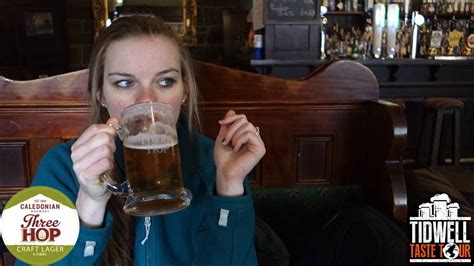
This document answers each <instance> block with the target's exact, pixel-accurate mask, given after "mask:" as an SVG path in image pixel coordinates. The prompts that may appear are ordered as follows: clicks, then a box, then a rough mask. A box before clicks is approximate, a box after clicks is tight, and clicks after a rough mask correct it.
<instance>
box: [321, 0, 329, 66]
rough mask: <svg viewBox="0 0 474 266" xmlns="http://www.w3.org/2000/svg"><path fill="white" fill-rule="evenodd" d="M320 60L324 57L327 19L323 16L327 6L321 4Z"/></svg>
mask: <svg viewBox="0 0 474 266" xmlns="http://www.w3.org/2000/svg"><path fill="white" fill-rule="evenodd" d="M320 10H321V57H320V58H321V60H324V59H326V24H327V23H328V19H327V18H326V17H325V16H324V15H326V13H327V12H328V8H327V7H325V6H321V9H320Z"/></svg>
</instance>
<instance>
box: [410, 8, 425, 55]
mask: <svg viewBox="0 0 474 266" xmlns="http://www.w3.org/2000/svg"><path fill="white" fill-rule="evenodd" d="M411 21H412V24H413V35H412V42H411V59H415V58H416V50H417V47H418V28H419V27H420V26H422V25H423V24H424V23H425V17H423V16H422V15H421V14H419V13H418V11H413V13H412V16H411Z"/></svg>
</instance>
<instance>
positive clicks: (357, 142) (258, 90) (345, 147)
mask: <svg viewBox="0 0 474 266" xmlns="http://www.w3.org/2000/svg"><path fill="white" fill-rule="evenodd" d="M195 68H196V75H197V83H198V86H199V88H200V92H201V97H202V99H201V100H200V108H201V113H202V120H203V121H202V129H203V133H204V134H205V135H207V136H209V137H211V138H213V139H214V138H215V136H217V132H218V123H217V120H218V119H220V118H222V116H223V115H224V114H225V112H226V111H227V110H228V109H230V108H232V109H234V110H236V111H237V112H239V113H245V114H246V115H247V116H248V118H249V120H250V121H252V122H253V123H254V124H255V125H258V126H259V127H260V129H261V135H262V138H263V140H264V142H265V145H266V148H267V153H266V155H265V157H264V158H263V160H262V161H261V162H260V163H259V164H258V165H257V167H256V168H255V169H254V171H253V172H252V173H251V175H250V180H251V184H252V186H253V187H254V188H259V187H263V188H293V187H314V186H323V185H328V184H330V185H348V184H360V185H361V186H362V188H363V189H364V192H365V195H366V196H367V197H368V199H369V201H370V202H372V203H373V206H376V207H377V208H378V209H380V210H382V211H383V212H384V213H386V214H387V215H389V216H391V217H393V218H395V219H396V220H398V221H400V222H406V215H407V210H406V205H407V197H406V188H405V181H404V178H403V168H402V165H401V163H400V159H401V155H402V152H403V150H404V148H405V145H406V134H407V127H406V120H405V116H404V113H403V111H402V110H401V109H400V107H399V106H398V105H396V104H392V103H389V102H385V101H381V100H379V86H378V83H377V80H376V78H375V76H374V75H373V74H372V72H371V71H370V70H369V69H368V68H366V67H364V66H363V65H361V64H359V63H356V62H351V61H337V62H333V63H330V64H327V65H325V66H323V67H320V68H319V69H317V70H316V71H314V72H313V73H311V74H310V75H308V76H307V77H304V78H302V79H301V80H283V79H279V78H275V77H269V76H263V75H258V74H253V73H247V72H243V71H239V70H235V69H229V68H224V67H220V66H216V65H211V64H205V63H200V62H195ZM86 87H87V71H86V70H83V71H77V72H72V73H67V74H63V75H59V76H54V77H49V78H45V79H38V80H32V81H12V80H7V79H0V124H1V125H2V126H1V127H0V173H2V174H1V178H0V199H8V198H9V197H11V196H12V195H13V194H14V193H16V192H17V191H19V190H21V189H22V188H24V187H27V186H28V185H29V184H30V182H31V180H32V178H33V177H34V173H35V170H36V168H37V166H38V163H39V160H40V159H41V157H42V156H43V154H44V153H45V152H46V151H47V150H48V149H49V148H50V147H51V146H53V145H56V144H58V143H61V142H63V141H66V140H69V139H72V138H75V137H77V136H78V135H79V134H80V133H81V132H82V131H83V130H84V129H85V128H86V127H87V113H88V111H89V109H88V95H87V91H86Z"/></svg>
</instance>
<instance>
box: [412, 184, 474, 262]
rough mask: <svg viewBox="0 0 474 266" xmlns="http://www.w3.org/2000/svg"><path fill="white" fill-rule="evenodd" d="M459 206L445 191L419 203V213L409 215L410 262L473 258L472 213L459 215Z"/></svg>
mask: <svg viewBox="0 0 474 266" xmlns="http://www.w3.org/2000/svg"><path fill="white" fill-rule="evenodd" d="M458 210H459V204H458V203H456V202H451V199H450V198H449V196H448V195H447V194H445V193H443V194H437V195H435V196H433V197H431V199H430V202H427V203H423V204H420V205H419V207H418V217H410V229H411V244H410V262H448V263H451V262H452V263H464V262H469V263H470V262H471V244H470V240H469V239H468V235H467V223H468V222H470V221H471V217H459V216H458Z"/></svg>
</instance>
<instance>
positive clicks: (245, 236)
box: [195, 146, 258, 266]
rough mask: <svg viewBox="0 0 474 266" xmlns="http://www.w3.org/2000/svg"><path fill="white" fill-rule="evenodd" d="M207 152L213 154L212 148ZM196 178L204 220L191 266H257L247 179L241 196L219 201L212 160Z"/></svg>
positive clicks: (252, 211)
mask: <svg viewBox="0 0 474 266" xmlns="http://www.w3.org/2000/svg"><path fill="white" fill-rule="evenodd" d="M208 148H209V149H210V150H211V151H212V150H213V146H212V147H209V146H208ZM210 154H212V153H210ZM200 175H201V180H203V181H204V183H205V187H206V190H207V191H206V192H205V193H206V195H205V196H204V199H205V200H204V202H205V203H204V206H205V207H204V208H205V210H204V219H203V222H202V223H201V225H200V226H199V230H198V232H197V239H196V243H195V249H196V254H199V255H198V256H197V261H195V265H232V266H237V265H239V266H240V265H249V266H252V265H258V263H257V256H256V252H255V244H254V231H255V210H254V206H253V200H252V195H251V191H250V187H249V184H248V181H247V179H245V181H244V195H242V196H240V197H220V196H218V195H217V194H216V192H215V191H216V168H215V164H214V161H213V160H210V161H209V162H208V164H207V165H206V167H204V168H201V173H200Z"/></svg>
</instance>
